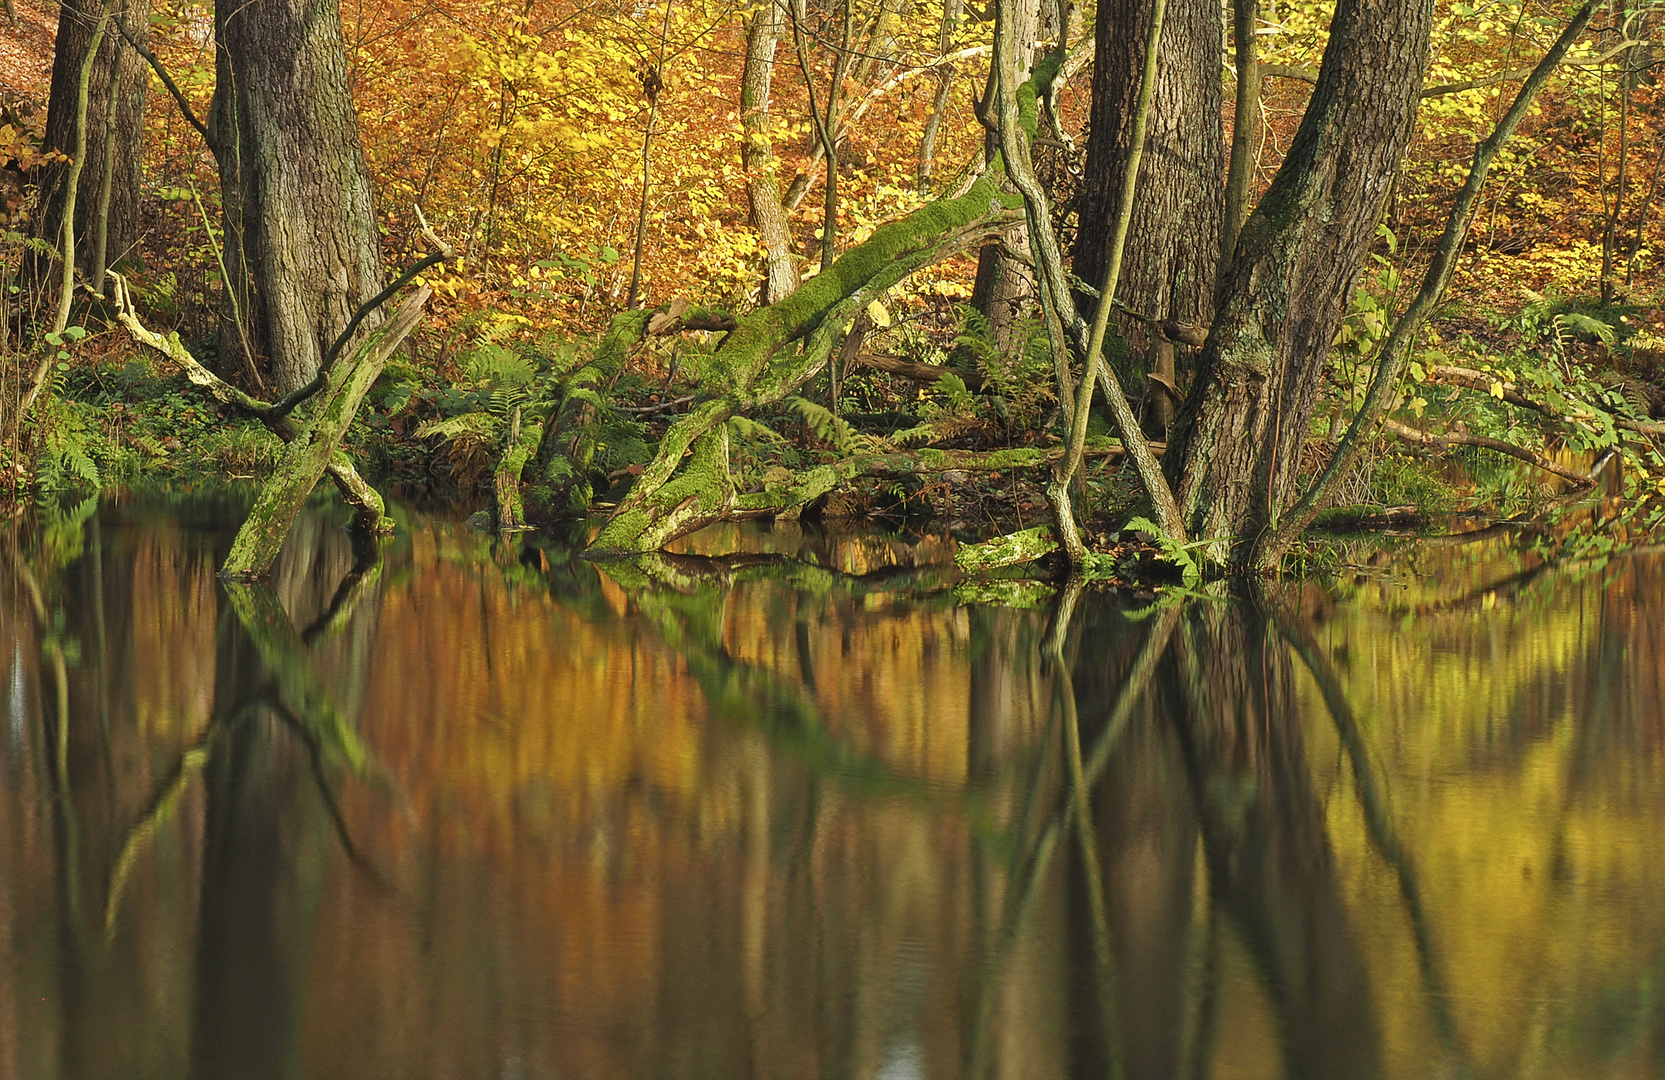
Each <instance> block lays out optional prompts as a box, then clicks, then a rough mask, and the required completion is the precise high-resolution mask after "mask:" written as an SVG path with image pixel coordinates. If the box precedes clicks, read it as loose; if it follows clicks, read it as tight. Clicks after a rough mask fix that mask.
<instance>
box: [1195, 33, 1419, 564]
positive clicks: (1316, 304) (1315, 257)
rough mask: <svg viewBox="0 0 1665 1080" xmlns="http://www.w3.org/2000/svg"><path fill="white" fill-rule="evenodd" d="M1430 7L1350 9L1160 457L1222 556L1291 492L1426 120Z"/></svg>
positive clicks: (1251, 225) (1250, 226)
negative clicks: (1396, 187) (1331, 355)
mask: <svg viewBox="0 0 1665 1080" xmlns="http://www.w3.org/2000/svg"><path fill="white" fill-rule="evenodd" d="M1431 9H1432V4H1431V3H1429V2H1428V0H1341V3H1340V4H1339V6H1338V7H1337V9H1336V14H1335V18H1334V20H1333V21H1332V23H1331V25H1330V41H1329V45H1328V46H1327V47H1326V48H1325V51H1324V63H1323V67H1322V69H1321V70H1320V72H1319V76H1318V85H1317V86H1316V87H1315V88H1314V90H1313V95H1312V101H1311V103H1310V104H1309V105H1308V107H1307V112H1306V115H1305V116H1304V117H1303V118H1302V120H1301V126H1300V129H1299V130H1298V131H1297V132H1296V135H1295V139H1294V142H1293V143H1292V144H1291V145H1290V149H1289V155H1288V156H1287V157H1286V158H1285V160H1284V163H1283V167H1282V168H1281V169H1279V170H1278V175H1277V176H1276V177H1275V178H1274V179H1273V181H1272V186H1271V189H1270V190H1269V191H1267V193H1266V195H1265V197H1264V198H1262V199H1261V201H1260V205H1259V206H1257V207H1256V208H1255V210H1254V213H1252V214H1251V215H1250V216H1249V220H1248V221H1247V222H1246V223H1245V224H1244V226H1243V232H1242V235H1241V237H1240V238H1239V240H1238V244H1237V259H1236V262H1235V265H1234V266H1233V268H1232V272H1231V275H1230V278H1229V279H1228V280H1227V281H1225V282H1223V283H1222V288H1221V290H1220V294H1221V304H1220V310H1219V312H1218V313H1217V314H1216V315H1215V318H1214V321H1213V325H1212V329H1211V331H1210V333H1209V337H1208V342H1207V344H1206V345H1205V346H1204V348H1203V352H1202V355H1201V357H1200V358H1199V360H1198V372H1197V378H1196V381H1195V382H1194V383H1193V384H1192V387H1191V392H1190V394H1189V396H1188V397H1187V399H1186V402H1185V405H1184V407H1183V408H1182V409H1181V411H1180V415H1179V418H1178V420H1177V422H1176V425H1175V431H1174V435H1173V438H1171V439H1170V440H1169V444H1168V455H1167V459H1166V461H1165V466H1166V468H1167V469H1168V470H1169V472H1168V475H1169V478H1170V480H1171V481H1172V482H1173V483H1174V488H1175V496H1176V498H1177V500H1178V502H1179V507H1180V512H1181V513H1182V515H1183V516H1184V518H1185V523H1186V527H1187V530H1188V531H1189V533H1190V535H1191V536H1193V537H1199V538H1208V539H1213V540H1215V541H1216V543H1215V544H1214V550H1212V551H1211V552H1210V557H1211V558H1214V559H1216V560H1219V561H1222V562H1224V561H1228V559H1231V558H1238V559H1246V558H1248V557H1249V555H1250V552H1249V551H1248V548H1249V547H1250V544H1249V543H1248V542H1249V541H1252V540H1253V539H1254V537H1255V536H1256V535H1258V534H1259V533H1260V532H1262V531H1263V530H1265V529H1267V528H1271V527H1275V526H1276V524H1277V519H1278V515H1279V513H1280V510H1281V508H1282V507H1283V506H1284V505H1285V504H1286V503H1287V501H1288V500H1289V497H1290V495H1291V488H1292V485H1293V481H1294V479H1295V476H1296V472H1297V470H1298V469H1299V466H1300V459H1301V447H1302V445H1303V444H1304V443H1305V441H1306V435H1307V426H1308V423H1309V422H1310V420H1311V418H1312V411H1313V407H1314V404H1315V403H1316V400H1317V395H1318V387H1319V382H1320V381H1321V377H1322V374H1323V370H1324V362H1325V358H1326V356H1327V354H1328V352H1329V347H1330V342H1331V341H1332V340H1333V339H1334V338H1335V335H1336V331H1337V329H1338V328H1339V326H1340V324H1341V320H1342V318H1343V317H1344V316H1345V314H1346V311H1347V303H1348V301H1349V299H1350V298H1351V296H1352V292H1353V284H1354V280H1355V277H1356V275H1357V272H1358V267H1359V264H1360V262H1361V261H1362V260H1363V259H1364V256H1365V253H1366V251H1367V249H1368V247H1369V245H1370V242H1371V239H1372V237H1374V236H1375V232H1376V225H1377V221H1378V219H1379V216H1380V212H1381V208H1382V204H1383V200H1384V198H1385V197H1386V195H1387V190H1388V184H1389V181H1391V180H1392V178H1393V175H1394V173H1395V171H1396V170H1397V169H1398V166H1399V159H1400V156H1401V155H1402V154H1403V153H1404V150H1405V145H1406V143H1407V141H1408V140H1409V139H1410V135H1411V130H1412V127H1413V125H1414V123H1415V119H1416V106H1417V101H1418V96H1419V94H1420V92H1421V88H1422V78H1423V74H1424V72H1425V70H1426V68H1427V60H1428V32H1429V26H1430V22H1431ZM1231 541H1237V543H1236V545H1235V551H1230V550H1228V546H1229V545H1230V542H1231Z"/></svg>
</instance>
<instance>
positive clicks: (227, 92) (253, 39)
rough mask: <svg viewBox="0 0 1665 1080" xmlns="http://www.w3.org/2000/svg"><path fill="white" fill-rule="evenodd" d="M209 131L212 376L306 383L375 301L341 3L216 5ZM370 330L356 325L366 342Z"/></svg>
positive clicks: (376, 270) (369, 209)
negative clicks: (216, 308) (239, 373)
mask: <svg viewBox="0 0 1665 1080" xmlns="http://www.w3.org/2000/svg"><path fill="white" fill-rule="evenodd" d="M214 28H215V34H216V39H217V41H218V62H217V64H216V76H217V79H218V84H217V89H216V90H215V93H214V103H213V106H212V108H211V110H210V116H209V129H210V130H211V131H212V132H213V135H214V138H213V142H214V147H215V151H216V153H217V155H218V157H219V165H220V191H221V195H222V198H223V200H224V206H225V259H226V274H227V278H228V280H227V281H226V288H227V290H228V293H229V296H228V301H229V299H230V298H231V297H235V299H236V304H235V306H233V305H232V304H231V303H230V302H228V303H227V304H226V306H225V309H224V310H223V312H222V315H221V325H220V342H221V345H222V351H221V365H222V367H225V366H228V365H229V364H231V363H234V362H235V361H233V360H232V359H231V358H232V357H233V356H234V355H236V350H238V349H240V348H241V347H242V346H241V345H240V344H233V343H238V342H241V341H243V340H244V335H243V333H242V332H241V331H240V329H239V327H238V326H237V319H238V317H239V315H240V317H241V319H242V320H243V323H244V326H243V330H246V332H247V336H246V341H247V343H248V352H250V353H252V354H253V355H248V354H247V353H245V355H244V356H242V357H241V358H240V362H241V363H242V364H243V365H244V366H245V368H246V370H248V371H249V373H250V374H251V375H253V376H255V377H257V378H258V379H259V380H261V381H262V382H264V383H268V384H270V385H272V386H274V387H275V388H276V389H277V390H278V391H279V392H281V393H288V392H289V391H290V390H293V389H295V388H296V387H298V386H301V385H303V384H304V383H306V382H307V380H309V379H311V378H312V376H313V375H314V374H315V373H316V372H317V370H318V363H319V360H320V359H321V358H322V356H323V355H324V353H325V351H326V350H328V348H329V346H330V343H331V342H332V341H334V340H335V337H336V335H337V334H339V333H340V332H341V330H342V329H343V328H344V327H345V326H346V325H347V322H348V320H349V319H351V318H352V315H353V312H354V311H355V310H357V308H358V306H359V305H360V304H362V303H363V302H364V301H365V300H367V299H369V298H370V297H372V296H375V295H376V293H377V292H379V291H380V290H381V287H382V284H383V281H382V265H381V250H380V244H379V241H378V237H377V232H376V217H375V209H374V206H373V204H372V197H371V188H370V175H369V170H368V169H367V168H366V166H365V162H364V150H363V148H362V147H361V146H360V144H359V137H358V118H357V115H356V113H355V112H354V110H353V100H352V94H351V91H350V89H349V87H348V83H347V52H346V46H345V43H344V41H343V39H342V33H341V9H340V6H339V4H338V2H337V0H217V3H216V5H215V13H214ZM370 329H373V327H371V326H366V327H365V330H366V332H368V331H369V330H370Z"/></svg>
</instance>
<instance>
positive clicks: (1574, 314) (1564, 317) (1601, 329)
mask: <svg viewBox="0 0 1665 1080" xmlns="http://www.w3.org/2000/svg"><path fill="white" fill-rule="evenodd" d="M1555 322H1556V324H1557V325H1558V326H1560V327H1561V331H1562V333H1563V334H1564V335H1566V334H1589V335H1590V336H1591V337H1593V338H1595V339H1596V340H1597V341H1599V342H1601V343H1602V344H1603V345H1606V346H1608V347H1609V348H1611V347H1612V346H1613V345H1614V344H1615V343H1616V342H1617V341H1618V340H1619V334H1618V331H1616V330H1615V329H1613V327H1612V325H1611V324H1609V323H1605V322H1603V321H1601V320H1600V319H1597V318H1595V317H1593V316H1590V315H1586V314H1584V313H1583V312H1581V311H1563V312H1562V313H1561V314H1559V315H1557V316H1556V317H1555Z"/></svg>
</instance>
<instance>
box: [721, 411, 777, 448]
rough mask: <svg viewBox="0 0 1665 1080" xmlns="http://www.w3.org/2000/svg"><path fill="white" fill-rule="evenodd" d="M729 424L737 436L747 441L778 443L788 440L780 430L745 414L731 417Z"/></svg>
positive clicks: (752, 442)
mask: <svg viewBox="0 0 1665 1080" xmlns="http://www.w3.org/2000/svg"><path fill="white" fill-rule="evenodd" d="M728 426H729V429H730V430H731V431H733V432H734V436H735V438H737V439H739V440H740V441H742V442H745V443H751V444H756V443H760V442H777V443H778V442H785V441H786V439H785V437H784V436H782V435H781V434H780V432H778V431H776V430H775V429H773V428H771V427H769V426H768V425H767V424H760V423H758V422H757V421H756V420H752V419H749V418H747V417H744V416H733V417H730V418H729V421H728Z"/></svg>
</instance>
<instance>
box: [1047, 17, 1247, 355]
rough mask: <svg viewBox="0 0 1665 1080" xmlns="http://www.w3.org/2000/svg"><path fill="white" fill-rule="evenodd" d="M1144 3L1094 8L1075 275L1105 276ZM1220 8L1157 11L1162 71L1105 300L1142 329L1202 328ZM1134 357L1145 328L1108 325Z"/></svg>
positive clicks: (1218, 148)
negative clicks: (1165, 322) (1171, 323)
mask: <svg viewBox="0 0 1665 1080" xmlns="http://www.w3.org/2000/svg"><path fill="white" fill-rule="evenodd" d="M1150 11H1151V0H1099V5H1098V24H1097V27H1096V31H1095V34H1094V40H1093V49H1094V55H1093V106H1092V116H1091V128H1090V130H1089V133H1088V137H1087V169H1086V174H1085V183H1084V189H1083V191H1082V201H1081V228H1080V232H1079V233H1078V234H1077V237H1076V243H1075V274H1076V276H1077V277H1079V278H1081V279H1082V280H1083V281H1089V282H1096V281H1098V280H1099V279H1100V278H1102V277H1103V276H1104V263H1105V259H1106V257H1107V253H1108V246H1109V241H1110V234H1111V231H1112V225H1113V223H1114V222H1115V221H1116V219H1117V217H1118V216H1119V215H1120V213H1121V207H1120V205H1119V204H1120V201H1121V199H1120V196H1121V192H1120V185H1121V178H1122V172H1123V169H1124V168H1125V166H1126V162H1127V155H1128V149H1129V147H1128V140H1129V136H1130V133H1131V130H1132V127H1133V113H1134V108H1135V106H1136V105H1137V104H1138V100H1139V86H1140V81H1141V71H1142V68H1143V64H1144V51H1145V28H1146V27H1148V26H1149V25H1150ZM1221 33H1222V31H1221V22H1220V5H1219V4H1218V3H1216V2H1214V0H1168V6H1167V14H1166V17H1165V18H1164V19H1163V23H1162V42H1161V54H1160V55H1161V66H1160V67H1159V68H1158V69H1157V71H1158V73H1157V79H1156V90H1155V94H1154V96H1153V97H1152V99H1151V112H1150V119H1149V127H1148V128H1147V132H1146V137H1145V154H1146V162H1145V167H1144V170H1143V172H1142V173H1141V174H1140V177H1139V187H1138V191H1137V193H1136V194H1135V196H1134V205H1133V219H1132V221H1131V222H1130V223H1129V226H1128V235H1127V247H1126V256H1125V259H1124V262H1123V264H1122V272H1121V276H1120V278H1119V279H1118V281H1117V286H1116V298H1117V299H1118V300H1120V301H1122V302H1123V303H1125V304H1126V305H1127V307H1129V308H1131V309H1133V310H1134V311H1136V312H1139V313H1140V314H1142V315H1146V316H1148V317H1150V318H1153V319H1173V320H1177V321H1179V322H1181V323H1188V324H1193V325H1207V324H1208V321H1209V317H1210V315H1211V314H1212V312H1213V293H1214V271H1215V267H1216V265H1217V264H1218V261H1219V255H1220V226H1221V220H1222V215H1223V212H1224V206H1225V204H1224V202H1223V199H1222V195H1221V184H1222V183H1223V180H1224V176H1225V136H1224V134H1223V130H1222V128H1221V123H1220V107H1221V84H1220V63H1221V56H1220V52H1221ZM1112 318H1113V319H1114V320H1116V321H1115V322H1114V323H1112V325H1114V326H1116V327H1117V330H1118V332H1120V333H1121V334H1122V336H1123V337H1125V338H1127V340H1128V342H1129V344H1130V345H1132V347H1133V348H1134V349H1136V350H1139V351H1141V352H1142V351H1143V350H1144V349H1146V348H1147V347H1148V346H1149V345H1150V344H1151V343H1150V342H1149V340H1148V335H1147V333H1146V330H1145V328H1144V326H1143V325H1142V324H1140V323H1138V322H1135V321H1132V320H1128V319H1125V318H1122V317H1120V316H1119V315H1113V316H1112Z"/></svg>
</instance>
